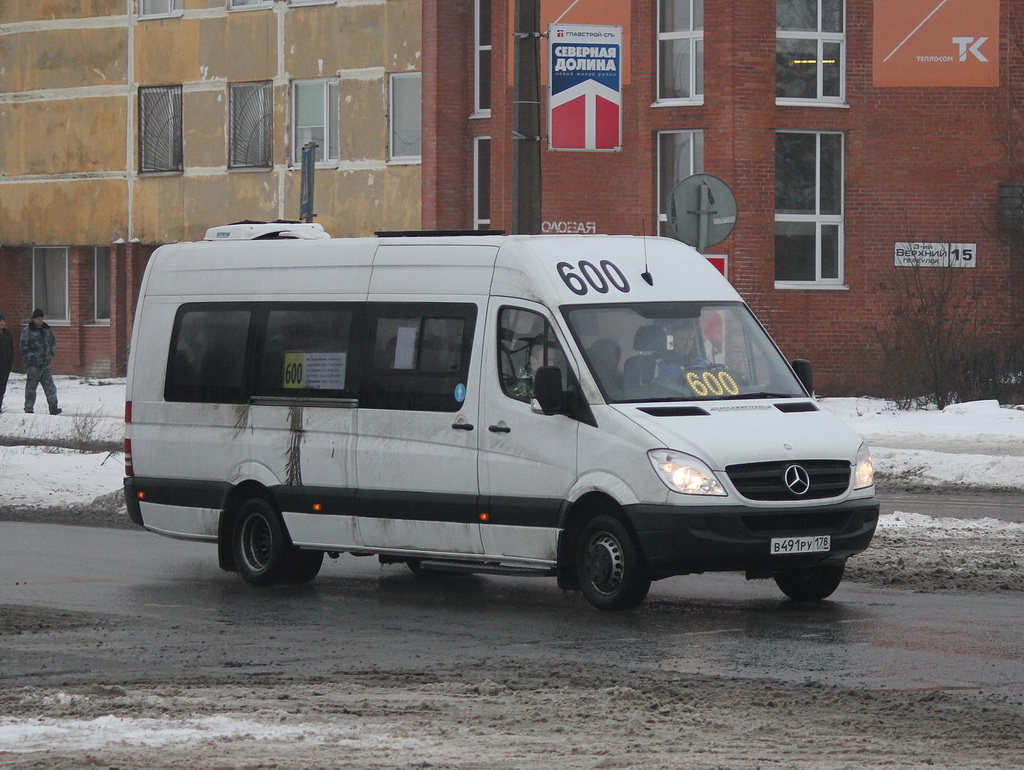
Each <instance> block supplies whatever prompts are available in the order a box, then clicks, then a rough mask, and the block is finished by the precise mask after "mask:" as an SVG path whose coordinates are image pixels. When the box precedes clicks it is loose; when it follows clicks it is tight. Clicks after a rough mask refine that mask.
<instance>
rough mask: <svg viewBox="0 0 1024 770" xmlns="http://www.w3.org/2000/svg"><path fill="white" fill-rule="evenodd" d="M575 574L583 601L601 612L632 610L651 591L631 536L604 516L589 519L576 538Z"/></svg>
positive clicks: (648, 574)
mask: <svg viewBox="0 0 1024 770" xmlns="http://www.w3.org/2000/svg"><path fill="white" fill-rule="evenodd" d="M576 574H577V576H578V577H579V581H580V588H581V589H582V590H583V595H584V596H586V597H587V601H589V602H590V603H591V604H593V605H594V606H595V607H597V608H598V609H602V610H621V609H627V608H629V607H635V606H637V605H638V604H640V602H642V601H643V600H644V599H645V598H646V596H647V592H648V591H649V590H650V588H651V577H650V573H649V572H648V570H647V565H646V564H645V563H644V561H643V558H642V557H641V555H640V550H639V548H637V546H636V543H635V542H634V541H633V537H632V535H631V534H630V533H629V530H628V529H626V527H625V525H624V524H623V523H622V522H620V521H619V520H618V519H616V518H614V517H613V516H608V515H601V516H597V517H595V518H594V519H592V520H591V521H590V522H589V523H588V524H587V526H586V527H584V529H583V532H582V533H581V534H580V539H579V542H578V543H577V546H576Z"/></svg>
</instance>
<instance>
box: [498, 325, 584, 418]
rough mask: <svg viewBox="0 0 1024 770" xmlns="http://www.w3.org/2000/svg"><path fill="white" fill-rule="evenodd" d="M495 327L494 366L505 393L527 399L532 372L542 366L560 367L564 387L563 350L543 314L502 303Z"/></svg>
mask: <svg viewBox="0 0 1024 770" xmlns="http://www.w3.org/2000/svg"><path fill="white" fill-rule="evenodd" d="M498 327H499V329H498V370H499V377H500V378H501V389H502V391H504V393H505V395H506V396H509V397H510V398H514V399H516V400H517V401H525V402H527V403H528V402H529V401H530V399H531V398H532V397H533V375H534V373H535V372H536V371H537V369H539V368H540V367H542V366H557V367H558V368H559V369H561V370H562V387H563V388H564V387H566V378H567V376H568V368H567V365H566V364H567V362H566V358H565V354H564V352H563V351H562V346H561V345H560V344H559V342H558V339H557V338H556V337H555V333H554V331H553V330H552V329H551V325H550V324H549V323H548V322H547V319H545V318H544V316H542V315H541V314H540V313H534V312H533V311H532V310H524V309H522V308H514V307H506V308H502V310H501V315H500V317H499V324H498Z"/></svg>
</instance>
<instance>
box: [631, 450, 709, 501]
mask: <svg viewBox="0 0 1024 770" xmlns="http://www.w3.org/2000/svg"><path fill="white" fill-rule="evenodd" d="M647 457H648V458H650V461H651V465H653V466H654V470H655V471H656V472H657V474H658V478H659V479H661V480H662V482H663V483H664V484H665V486H666V487H668V488H669V489H671V490H672V491H673V492H680V493H682V494H684V495H717V496H719V497H725V495H726V494H727V492H726V491H725V490H724V489H723V488H722V484H721V483H720V482H719V481H718V479H717V478H715V473H714V471H712V470H711V469H710V468H709V467H708V466H707V465H705V464H704V463H703V462H701V461H700V460H698V459H697V458H696V457H693V456H692V455H687V454H683V453H682V452H673V451H672V450H671V449H652V450H651V451H650V452H648V453H647Z"/></svg>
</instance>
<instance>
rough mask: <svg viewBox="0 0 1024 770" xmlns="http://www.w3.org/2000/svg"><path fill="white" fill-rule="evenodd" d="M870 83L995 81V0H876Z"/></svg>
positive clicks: (922, 84) (934, 84)
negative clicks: (871, 79)
mask: <svg viewBox="0 0 1024 770" xmlns="http://www.w3.org/2000/svg"><path fill="white" fill-rule="evenodd" d="M873 58H874V84H875V87H876V88H891V87H907V86H910V87H913V86H917V87H932V88H943V87H966V86H973V87H994V86H998V85H999V0H875V20H874V57H873Z"/></svg>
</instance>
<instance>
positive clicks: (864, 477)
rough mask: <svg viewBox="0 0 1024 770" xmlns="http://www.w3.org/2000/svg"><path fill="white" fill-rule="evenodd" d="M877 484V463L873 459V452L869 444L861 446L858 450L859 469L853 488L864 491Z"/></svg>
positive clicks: (857, 469) (854, 477)
mask: <svg viewBox="0 0 1024 770" xmlns="http://www.w3.org/2000/svg"><path fill="white" fill-rule="evenodd" d="M874 483H875V463H874V461H873V460H872V459H871V450H870V449H868V445H867V444H861V445H860V449H858V450H857V468H856V470H855V471H854V474H853V488H854V489H864V487H870V486H871V485H872V484H874Z"/></svg>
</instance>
